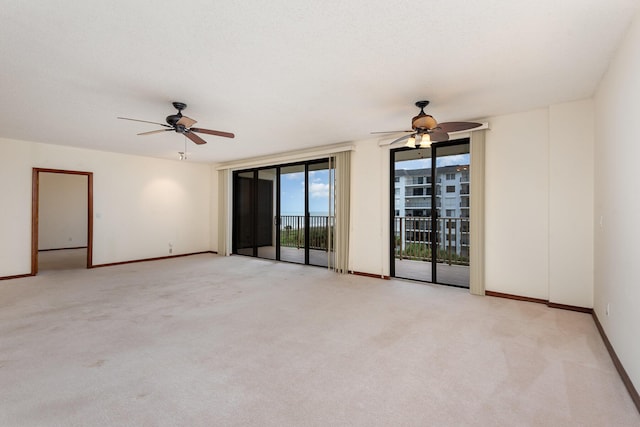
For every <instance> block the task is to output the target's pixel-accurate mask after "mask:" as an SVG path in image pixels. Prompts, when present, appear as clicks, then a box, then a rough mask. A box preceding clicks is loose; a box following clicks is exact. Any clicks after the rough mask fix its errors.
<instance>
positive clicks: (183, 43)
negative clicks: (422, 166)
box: [0, 0, 640, 162]
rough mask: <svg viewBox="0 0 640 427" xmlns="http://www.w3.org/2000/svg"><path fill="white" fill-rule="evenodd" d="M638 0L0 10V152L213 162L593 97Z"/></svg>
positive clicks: (284, 0) (384, 0)
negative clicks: (181, 130)
mask: <svg viewBox="0 0 640 427" xmlns="http://www.w3.org/2000/svg"><path fill="white" fill-rule="evenodd" d="M639 6H640V2H638V1H637V0H607V1H604V0H561V1H558V0H539V1H536V2H532V1H522V0H513V1H504V0H447V1H445V0H441V1H435V0H422V1H389V0H367V1H364V0H349V1H345V0H340V1H333V0H325V1H322V2H320V1H309V0H298V1H292V0H270V1H255V0H254V1H237V2H231V1H226V2H222V1H211V0H203V1H195V0H184V1H181V2H167V1H158V0H154V1H140V0H136V1H131V0H127V1H109V2H97V1H88V2H82V1H77V0H73V1H72V0H58V1H44V0H34V1H18V0H0V8H1V9H0V10H2V12H1V13H0V61H1V67H0V99H2V102H0V136H1V137H7V138H14V139H21V140H29V141H37V142H45V143H51V144H61V145H70V146H77V147H86V148H91V149H98V150H105V151H115V152H122V153H130V154H139V155H146V156H153V157H161V158H175V157H176V153H177V152H178V151H182V150H183V149H184V138H183V137H182V136H181V135H178V134H176V133H174V132H165V133H163V134H156V135H151V136H136V133H139V132H144V131H148V130H153V129H157V128H158V127H156V126H154V125H151V124H145V123H135V122H127V121H123V120H117V119H116V117H117V116H125V117H132V118H138V119H143V120H150V121H157V122H164V117H165V116H167V115H169V114H173V113H175V110H174V109H173V107H172V106H171V104H170V102H171V101H182V102H186V103H187V104H188V107H187V109H186V110H185V111H184V114H185V115H187V116H189V117H191V118H194V119H196V120H198V124H197V125H196V126H199V127H203V128H210V129H218V130H223V131H230V132H235V134H236V138H235V139H234V140H229V139H225V138H220V137H215V136H209V135H203V137H204V138H205V139H206V140H207V141H208V144H206V145H201V146H196V145H194V144H192V143H191V142H188V143H189V144H190V145H189V146H188V150H189V157H190V160H192V161H201V162H222V161H230V160H235V159H242V158H247V157H253V156H260V155H267V154H272V153H278V152H283V151H289V150H296V149H302V148H308V147H313V146H320V145H326V144H333V143H338V142H344V141H352V140H359V139H365V138H369V137H370V134H369V133H370V132H371V131H379V130H395V129H406V128H407V127H409V126H410V119H411V117H412V116H413V115H415V114H416V113H417V109H416V108H415V107H414V106H413V103H414V102H415V101H417V100H419V99H428V100H430V101H431V105H430V106H429V107H428V109H427V111H428V112H429V113H430V114H432V115H433V116H434V117H436V119H438V120H439V121H452V120H472V119H477V118H482V117H487V116H490V115H496V114H504V113H510V112H518V111H524V110H528V109H532V108H536V107H542V106H546V105H549V104H553V103H558V102H563V101H570V100H575V99H580V98H585V97H589V96H591V95H592V94H593V92H594V90H595V88H596V86H597V84H598V82H599V80H600V78H601V76H602V74H603V73H604V71H605V69H606V67H607V64H608V62H609V60H610V58H611V57H612V55H613V53H614V52H615V49H616V47H617V44H618V43H619V41H620V40H621V37H622V35H623V34H624V32H625V30H626V28H627V27H628V25H629V23H630V21H631V19H632V18H633V16H634V14H635V13H636V11H637V10H638V8H639Z"/></svg>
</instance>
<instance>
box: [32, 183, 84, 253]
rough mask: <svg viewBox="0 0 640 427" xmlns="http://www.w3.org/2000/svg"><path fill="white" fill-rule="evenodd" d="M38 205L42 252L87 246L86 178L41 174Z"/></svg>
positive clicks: (39, 239) (39, 241) (39, 244)
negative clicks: (44, 250)
mask: <svg viewBox="0 0 640 427" xmlns="http://www.w3.org/2000/svg"><path fill="white" fill-rule="evenodd" d="M39 175H40V178H39V190H38V192H39V196H40V197H39V203H38V209H39V211H38V249H41V250H42V249H62V248H79V247H84V246H87V222H88V220H87V212H88V197H87V188H88V186H87V184H88V181H89V178H88V177H87V176H86V175H73V174H63V173H48V172H41V173H40V174H39Z"/></svg>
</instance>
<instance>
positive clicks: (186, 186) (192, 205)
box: [0, 139, 211, 276]
mask: <svg viewBox="0 0 640 427" xmlns="http://www.w3.org/2000/svg"><path fill="white" fill-rule="evenodd" d="M0 149H2V152H3V157H2V165H1V167H0V194H2V195H3V208H2V209H1V210H0V235H2V236H3V237H2V245H0V276H11V275H18V274H27V273H29V272H30V269H31V267H30V266H31V258H30V256H31V171H32V168H33V167H40V168H52V169H64V170H77V171H84V172H93V173H94V183H93V184H94V186H93V194H94V247H93V263H94V265H98V264H106V263H112V262H120V261H128V260H136V259H143V258H152V257H158V256H167V255H169V242H171V243H172V244H173V254H182V253H192V252H200V251H208V250H210V242H209V238H210V218H211V217H210V210H209V209H210V195H211V188H210V186H211V176H210V167H209V166H208V165H201V164H194V163H189V162H179V161H170V160H160V159H152V158H146V157H138V156H128V155H122V154H115V153H107V152H99V151H93V150H82V149H77V148H71V147H61V146H55V145H49V144H40V143H33V142H27V141H15V140H7V139H0Z"/></svg>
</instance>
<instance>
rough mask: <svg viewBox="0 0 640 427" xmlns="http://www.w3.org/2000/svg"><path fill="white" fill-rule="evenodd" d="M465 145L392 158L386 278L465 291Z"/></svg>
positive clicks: (453, 144) (420, 150) (456, 143)
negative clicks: (434, 284) (415, 281)
mask: <svg viewBox="0 0 640 427" xmlns="http://www.w3.org/2000/svg"><path fill="white" fill-rule="evenodd" d="M470 163H471V162H470V154H469V140H468V139H463V140H458V141H451V142H446V143H438V144H433V145H432V146H431V147H429V148H416V149H409V148H401V149H397V150H392V152H391V176H392V177H393V180H392V183H391V184H392V185H391V207H392V209H391V254H390V262H391V275H392V276H394V277H400V278H406V279H413V280H420V281H425V282H432V283H442V284H447V285H453V286H461V287H469V229H470V223H469V207H470V204H469V198H470V194H469V189H470V181H469V179H470V175H469V167H470Z"/></svg>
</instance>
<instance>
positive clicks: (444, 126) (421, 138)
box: [371, 101, 482, 148]
mask: <svg viewBox="0 0 640 427" xmlns="http://www.w3.org/2000/svg"><path fill="white" fill-rule="evenodd" d="M427 105H429V101H418V102H416V107H418V108H419V109H420V113H418V115H417V116H415V117H414V118H413V119H411V130H397V131H390V132H371V133H372V134H380V133H400V132H405V133H409V135H405V136H402V137H400V138H398V139H396V140H394V141H391V143H390V144H389V145H391V144H395V143H397V142H402V141H407V143H406V146H407V147H411V148H420V147H429V146H430V145H431V143H432V142H443V141H448V140H449V132H460V131H463V130H469V129H474V128H477V127H480V126H482V123H474V122H445V123H438V122H437V121H436V119H434V118H433V117H432V116H430V115H429V114H426V113H425V112H424V107H426V106H427Z"/></svg>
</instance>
